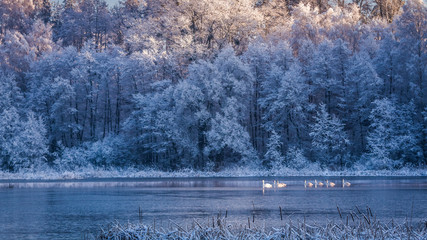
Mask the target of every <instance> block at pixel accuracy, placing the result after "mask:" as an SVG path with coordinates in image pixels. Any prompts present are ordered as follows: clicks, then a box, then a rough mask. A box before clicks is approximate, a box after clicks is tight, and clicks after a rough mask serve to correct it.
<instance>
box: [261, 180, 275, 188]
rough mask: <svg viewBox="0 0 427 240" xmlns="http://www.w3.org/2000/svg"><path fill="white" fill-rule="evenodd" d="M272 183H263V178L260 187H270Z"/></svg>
mask: <svg viewBox="0 0 427 240" xmlns="http://www.w3.org/2000/svg"><path fill="white" fill-rule="evenodd" d="M272 187H273V185H271V184H270V183H265V181H264V180H262V188H272Z"/></svg>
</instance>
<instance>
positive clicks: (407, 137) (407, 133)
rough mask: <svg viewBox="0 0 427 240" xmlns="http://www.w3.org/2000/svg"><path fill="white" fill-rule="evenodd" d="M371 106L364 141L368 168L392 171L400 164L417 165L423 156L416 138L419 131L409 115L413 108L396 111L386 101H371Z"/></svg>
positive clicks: (394, 106)
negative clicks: (367, 150) (365, 139)
mask: <svg viewBox="0 0 427 240" xmlns="http://www.w3.org/2000/svg"><path fill="white" fill-rule="evenodd" d="M374 105H375V106H374V108H373V109H372V111H371V114H370V116H369V119H370V121H371V124H370V126H369V135H368V138H367V139H368V149H369V154H368V156H369V158H370V159H369V167H371V168H373V169H393V168H396V167H399V166H400V165H401V164H403V163H404V162H412V163H417V162H419V158H422V156H423V153H422V150H421V148H420V146H419V143H418V141H420V140H421V139H420V138H419V137H417V135H419V133H420V128H419V127H418V126H417V124H415V123H414V122H413V117H412V116H411V115H412V112H413V105H407V106H403V107H400V108H397V107H396V105H395V104H394V103H393V102H392V101H391V100H389V99H387V98H384V99H380V100H376V101H374ZM411 106H412V107H411ZM411 109H412V111H411Z"/></svg>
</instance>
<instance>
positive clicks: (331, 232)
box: [96, 207, 427, 240]
mask: <svg viewBox="0 0 427 240" xmlns="http://www.w3.org/2000/svg"><path fill="white" fill-rule="evenodd" d="M337 210H338V212H339V214H340V220H339V221H338V222H333V221H328V222H326V223H324V224H322V225H320V224H316V223H315V224H308V223H306V222H305V221H296V222H292V221H289V222H286V223H284V224H283V225H282V227H280V228H273V227H271V228H266V227H260V226H256V225H254V224H253V223H251V221H248V222H247V223H244V225H236V224H234V225H233V224H229V223H227V218H226V217H221V216H217V217H216V218H215V219H214V220H213V221H212V223H209V224H200V223H198V222H197V221H195V220H194V222H193V224H192V226H191V227H183V226H180V225H179V224H177V223H175V222H172V221H171V222H172V224H173V227H170V228H169V229H162V228H161V229H156V226H155V225H154V224H153V225H152V226H149V225H144V224H130V223H129V224H126V225H121V224H119V223H114V224H112V225H111V226H110V227H109V228H108V230H102V231H101V233H100V234H99V235H98V236H97V238H96V239H102V240H104V239H108V240H110V239H111V240H112V239H114V240H134V239H182V240H184V239H206V240H207V239H223V240H231V239H236V240H237V239H249V240H251V239H271V240H273V239H274V240H275V239H422V240H427V221H423V222H419V223H416V224H411V223H410V222H411V221H405V222H404V223H395V222H394V221H393V220H391V221H390V222H388V223H381V222H380V221H378V220H376V217H375V216H374V215H373V214H372V211H371V209H370V208H368V207H367V208H366V210H360V209H359V208H357V207H356V208H355V209H354V211H351V212H350V213H349V214H348V215H346V216H343V215H342V214H341V211H340V209H339V208H338V207H337ZM249 224H251V225H252V226H249Z"/></svg>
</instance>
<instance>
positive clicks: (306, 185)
mask: <svg viewBox="0 0 427 240" xmlns="http://www.w3.org/2000/svg"><path fill="white" fill-rule="evenodd" d="M304 187H305V188H306V187H313V183H311V182H307V180H304Z"/></svg>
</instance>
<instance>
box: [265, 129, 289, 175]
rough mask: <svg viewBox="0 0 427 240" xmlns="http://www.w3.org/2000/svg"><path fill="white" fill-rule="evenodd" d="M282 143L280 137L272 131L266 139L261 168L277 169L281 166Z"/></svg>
mask: <svg viewBox="0 0 427 240" xmlns="http://www.w3.org/2000/svg"><path fill="white" fill-rule="evenodd" d="M281 151H282V143H281V141H280V136H279V135H278V134H277V133H276V132H275V131H273V132H272V133H271V136H270V137H269V138H268V143H267V152H266V153H265V154H264V158H263V162H262V163H263V166H265V167H267V168H271V167H277V166H281V165H283V161H284V157H283V155H282V153H281Z"/></svg>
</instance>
